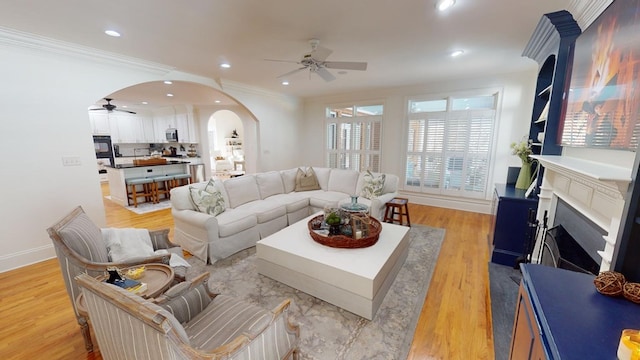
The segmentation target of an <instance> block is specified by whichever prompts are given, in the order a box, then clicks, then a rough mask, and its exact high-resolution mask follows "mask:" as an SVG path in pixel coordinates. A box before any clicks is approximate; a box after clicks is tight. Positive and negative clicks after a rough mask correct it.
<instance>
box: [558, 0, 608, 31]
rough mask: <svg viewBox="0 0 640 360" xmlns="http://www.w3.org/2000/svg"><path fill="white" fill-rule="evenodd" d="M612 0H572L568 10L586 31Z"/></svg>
mask: <svg viewBox="0 0 640 360" xmlns="http://www.w3.org/2000/svg"><path fill="white" fill-rule="evenodd" d="M612 2H613V0H589V1H584V0H571V2H570V3H569V6H567V10H568V11H569V12H570V13H571V14H573V17H574V18H575V19H576V22H577V23H578V25H579V26H580V28H581V29H582V31H584V30H586V29H587V28H588V27H589V25H591V23H592V22H594V21H595V20H596V19H597V18H598V16H600V14H602V12H604V11H605V10H606V9H607V7H608V6H609V5H611V3H612Z"/></svg>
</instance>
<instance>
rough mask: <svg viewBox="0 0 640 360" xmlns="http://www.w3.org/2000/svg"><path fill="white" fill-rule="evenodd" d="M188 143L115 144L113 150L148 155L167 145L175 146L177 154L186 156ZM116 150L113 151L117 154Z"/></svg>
mask: <svg viewBox="0 0 640 360" xmlns="http://www.w3.org/2000/svg"><path fill="white" fill-rule="evenodd" d="M189 145H190V144H180V143H171V144H144V143H141V144H115V145H114V150H116V149H118V152H119V153H120V156H123V157H124V156H149V155H150V154H151V152H153V151H158V152H160V153H162V150H163V149H166V150H169V147H174V148H176V154H177V155H184V156H187V150H189ZM118 152H116V153H115V155H116V156H118Z"/></svg>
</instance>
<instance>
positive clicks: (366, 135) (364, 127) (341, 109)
mask: <svg viewBox="0 0 640 360" xmlns="http://www.w3.org/2000/svg"><path fill="white" fill-rule="evenodd" d="M326 111H327V114H326V129H327V136H326V139H327V144H326V152H327V156H326V164H327V166H328V167H331V168H338V169H352V170H357V171H365V170H371V171H374V172H379V171H380V139H381V132H382V115H383V111H384V106H383V105H380V104H375V105H353V106H332V107H328V108H327V109H326Z"/></svg>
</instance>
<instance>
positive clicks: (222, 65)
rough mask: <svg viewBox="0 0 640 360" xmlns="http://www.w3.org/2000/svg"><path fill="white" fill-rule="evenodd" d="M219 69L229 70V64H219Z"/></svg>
mask: <svg viewBox="0 0 640 360" xmlns="http://www.w3.org/2000/svg"><path fill="white" fill-rule="evenodd" d="M220 67H221V68H223V69H228V68H230V67H231V64H229V63H222V64H220Z"/></svg>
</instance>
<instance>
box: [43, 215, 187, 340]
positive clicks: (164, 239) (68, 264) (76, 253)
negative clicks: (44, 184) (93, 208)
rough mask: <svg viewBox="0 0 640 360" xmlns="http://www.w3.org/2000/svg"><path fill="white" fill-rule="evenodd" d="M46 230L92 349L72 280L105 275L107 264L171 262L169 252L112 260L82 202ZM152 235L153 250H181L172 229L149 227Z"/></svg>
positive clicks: (98, 229)
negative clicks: (172, 239)
mask: <svg viewBox="0 0 640 360" xmlns="http://www.w3.org/2000/svg"><path fill="white" fill-rule="evenodd" d="M47 233H49V237H50V238H51V240H52V241H53V245H54V248H55V251H56V255H57V256H58V261H59V263H60V270H61V271H62V277H63V278H64V284H65V286H66V288H67V293H68V294H69V298H70V299H71V304H72V305H73V311H74V312H75V315H76V319H77V320H78V324H79V325H80V332H81V333H82V336H83V337H84V342H85V347H86V349H87V351H92V350H93V344H92V342H91V334H90V332H89V324H88V323H87V318H86V317H85V316H84V315H83V314H81V313H79V312H78V308H77V306H76V298H77V297H78V295H79V294H80V291H79V289H78V284H77V283H76V282H75V281H74V280H73V279H74V278H75V277H76V275H78V274H81V273H87V274H89V275H91V276H98V275H104V274H105V273H106V271H107V267H111V266H115V267H118V268H124V267H129V266H135V265H139V264H148V263H162V264H169V258H170V255H156V256H151V257H145V258H138V259H134V260H131V261H126V262H112V261H111V260H110V259H109V254H108V250H107V247H106V245H105V243H104V241H103V239H102V233H101V230H100V228H98V227H97V226H96V225H95V224H94V223H93V222H92V221H91V219H90V218H89V217H88V216H87V214H85V212H84V210H83V209H82V207H80V206H78V207H76V208H75V209H73V210H72V211H71V212H70V213H69V214H68V215H67V216H65V217H64V218H63V219H61V220H60V221H58V222H57V223H56V224H54V225H53V226H51V227H50V228H48V229H47ZM149 235H150V236H151V242H152V244H153V248H154V250H158V249H167V250H171V251H178V250H179V252H180V253H181V252H182V249H181V248H180V247H176V245H175V244H173V243H171V242H170V241H169V229H163V230H155V231H149ZM176 249H178V250H176ZM182 273H186V271H182V272H176V278H178V279H180V280H183V279H184V274H182Z"/></svg>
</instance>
